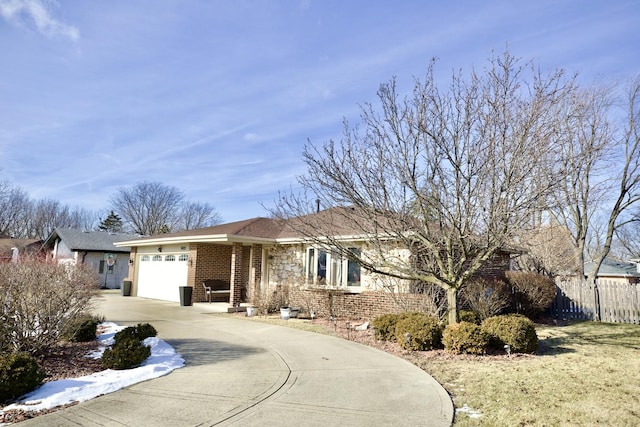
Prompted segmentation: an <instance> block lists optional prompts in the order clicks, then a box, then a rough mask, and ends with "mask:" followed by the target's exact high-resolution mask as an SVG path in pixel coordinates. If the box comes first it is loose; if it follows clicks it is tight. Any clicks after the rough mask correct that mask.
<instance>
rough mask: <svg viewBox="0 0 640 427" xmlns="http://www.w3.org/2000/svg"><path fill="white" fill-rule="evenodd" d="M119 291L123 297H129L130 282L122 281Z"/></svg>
mask: <svg viewBox="0 0 640 427" xmlns="http://www.w3.org/2000/svg"><path fill="white" fill-rule="evenodd" d="M120 291H121V292H122V296H123V297H130V296H131V280H123V281H122V286H121V287H120Z"/></svg>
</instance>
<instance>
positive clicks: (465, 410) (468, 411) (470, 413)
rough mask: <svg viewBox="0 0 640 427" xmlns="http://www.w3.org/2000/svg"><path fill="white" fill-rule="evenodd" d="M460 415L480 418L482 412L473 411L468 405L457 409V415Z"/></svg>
mask: <svg viewBox="0 0 640 427" xmlns="http://www.w3.org/2000/svg"><path fill="white" fill-rule="evenodd" d="M458 413H463V414H466V415H467V416H468V417H469V418H480V417H481V416H482V412H480V411H479V410H477V409H471V408H470V407H469V405H467V404H466V403H465V404H464V405H463V406H462V408H456V414H458Z"/></svg>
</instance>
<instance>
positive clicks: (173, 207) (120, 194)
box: [110, 181, 184, 235]
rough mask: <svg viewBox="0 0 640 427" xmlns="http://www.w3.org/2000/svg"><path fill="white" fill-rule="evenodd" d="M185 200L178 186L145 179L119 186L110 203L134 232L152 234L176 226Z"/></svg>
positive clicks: (172, 228)
mask: <svg viewBox="0 0 640 427" xmlns="http://www.w3.org/2000/svg"><path fill="white" fill-rule="evenodd" d="M183 200H184V194H183V193H182V191H180V190H179V189H177V188H176V187H172V186H169V185H165V184H162V183H160V182H147V181H144V182H140V183H137V184H135V185H133V186H132V187H128V188H127V187H121V188H119V189H118V190H117V192H116V194H115V195H114V196H113V197H111V200H110V202H111V209H113V210H114V211H116V212H118V213H119V214H120V215H121V216H122V219H123V220H124V221H125V223H126V224H127V225H128V226H129V228H130V229H131V230H132V231H133V232H135V233H138V234H141V235H153V234H159V233H161V232H168V231H172V230H174V229H175V228H176V225H177V224H179V222H180V218H179V212H180V211H181V204H182V201H183Z"/></svg>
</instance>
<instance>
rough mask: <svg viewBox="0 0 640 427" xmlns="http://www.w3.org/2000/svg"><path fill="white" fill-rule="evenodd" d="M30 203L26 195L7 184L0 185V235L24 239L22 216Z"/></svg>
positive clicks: (24, 231) (25, 234)
mask: <svg viewBox="0 0 640 427" xmlns="http://www.w3.org/2000/svg"><path fill="white" fill-rule="evenodd" d="M30 204H31V201H30V199H29V196H28V195H27V193H26V192H25V191H24V190H22V189H20V188H17V187H14V186H12V185H11V184H9V183H8V182H6V181H5V182H2V183H0V234H4V235H7V236H12V237H15V238H22V237H26V236H27V233H26V230H25V227H24V225H25V224H24V214H25V212H26V211H28V210H29V207H30Z"/></svg>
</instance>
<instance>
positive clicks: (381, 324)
mask: <svg viewBox="0 0 640 427" xmlns="http://www.w3.org/2000/svg"><path fill="white" fill-rule="evenodd" d="M411 314H415V313H411V312H405V313H389V314H383V315H382V316H378V317H376V318H375V319H373V321H372V322H371V326H372V327H373V328H374V330H375V334H376V338H377V339H380V340H385V341H395V340H396V324H397V323H398V320H400V319H403V318H405V317H407V316H410V315H411Z"/></svg>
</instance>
